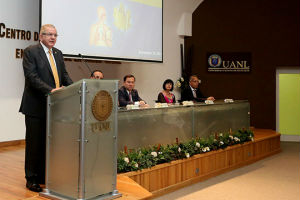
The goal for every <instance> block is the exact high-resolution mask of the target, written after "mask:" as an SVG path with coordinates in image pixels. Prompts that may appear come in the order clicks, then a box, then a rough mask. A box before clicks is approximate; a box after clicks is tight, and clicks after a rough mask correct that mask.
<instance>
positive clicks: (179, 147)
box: [117, 129, 254, 173]
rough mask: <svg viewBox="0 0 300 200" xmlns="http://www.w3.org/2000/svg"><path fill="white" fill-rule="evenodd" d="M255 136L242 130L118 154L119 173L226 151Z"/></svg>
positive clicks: (251, 139)
mask: <svg viewBox="0 0 300 200" xmlns="http://www.w3.org/2000/svg"><path fill="white" fill-rule="evenodd" d="M253 140H254V134H253V132H252V131H251V130H247V129H242V130H238V131H237V132H235V133H231V131H230V132H228V133H215V134H214V135H210V136H209V137H208V138H192V139H191V140H189V141H186V142H182V143H180V142H179V141H178V139H177V138H176V143H174V144H168V145H160V144H158V145H154V146H149V147H143V148H138V149H133V150H130V151H129V152H128V151H127V147H126V148H125V150H124V151H121V152H119V154H118V159H117V162H118V168H117V169H118V173H122V172H129V171H137V170H141V169H145V168H151V167H153V166H155V165H157V164H161V163H167V162H171V161H172V160H178V159H185V158H189V157H192V156H193V155H196V154H201V153H206V152H209V151H212V150H218V149H225V148H226V147H228V146H231V145H235V144H243V143H244V142H247V141H253Z"/></svg>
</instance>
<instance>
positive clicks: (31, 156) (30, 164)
mask: <svg viewBox="0 0 300 200" xmlns="http://www.w3.org/2000/svg"><path fill="white" fill-rule="evenodd" d="M25 125H26V138H25V139H26V148H25V177H26V179H27V181H34V182H37V183H39V184H44V183H45V164H46V117H45V118H40V117H32V116H29V115H25Z"/></svg>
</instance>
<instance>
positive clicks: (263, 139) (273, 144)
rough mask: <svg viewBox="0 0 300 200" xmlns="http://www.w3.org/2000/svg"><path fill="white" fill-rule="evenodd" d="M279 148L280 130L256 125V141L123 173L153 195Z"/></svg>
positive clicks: (221, 171)
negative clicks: (278, 131)
mask: <svg viewBox="0 0 300 200" xmlns="http://www.w3.org/2000/svg"><path fill="white" fill-rule="evenodd" d="M278 152H280V134H278V133H276V132H275V131H272V130H260V129H257V130H255V140H254V142H247V143H245V144H238V145H235V146H231V147H227V148H226V149H224V150H218V151H211V152H208V153H204V154H199V155H195V156H193V157H191V158H188V159H183V160H177V161H173V162H171V163H165V164H161V165H158V166H154V167H152V168H151V169H145V170H141V171H138V172H129V173H124V174H122V176H128V177H130V178H132V179H133V180H135V181H136V182H137V183H139V184H141V186H143V187H144V188H146V189H147V190H149V191H150V192H152V193H153V194H154V195H161V194H164V193H167V192H170V191H173V190H175V189H177V188H180V187H183V186H186V185H188V184H192V183H195V182H198V181H201V180H205V179H207V178H210V177H213V176H216V175H219V174H220V173H224V172H227V171H230V170H233V169H236V168H238V167H241V166H244V165H247V164H250V163H252V162H255V161H257V160H259V159H261V158H264V157H266V156H269V155H272V154H275V153H278ZM145 177H147V178H145Z"/></svg>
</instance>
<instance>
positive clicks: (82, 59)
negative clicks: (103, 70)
mask: <svg viewBox="0 0 300 200" xmlns="http://www.w3.org/2000/svg"><path fill="white" fill-rule="evenodd" d="M78 55H79V56H80V57H81V62H83V63H84V64H85V66H86V67H87V68H88V69H89V71H90V74H92V70H91V68H90V66H89V65H88V63H87V62H86V61H85V60H84V58H83V56H82V55H81V53H80V54H78Z"/></svg>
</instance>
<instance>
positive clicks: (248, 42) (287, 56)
mask: <svg viewBox="0 0 300 200" xmlns="http://www.w3.org/2000/svg"><path fill="white" fill-rule="evenodd" d="M299 9H300V5H299V1H298V0H286V1H282V0H264V1H261V0H245V1H238V0H228V1H222V0H209V1H204V2H203V3H201V4H200V5H199V7H198V8H197V9H196V10H195V12H194V13H193V22H192V24H193V32H192V34H193V35H192V37H186V38H185V52H186V60H187V70H186V71H187V73H188V74H197V75H199V77H200V79H201V80H202V84H201V90H202V91H203V93H204V94H206V95H212V96H214V97H215V98H217V99H219V98H233V99H248V100H249V101H250V106H251V115H250V116H251V125H252V126H254V127H257V128H268V129H273V130H276V68H277V67H279V66H280V67H281V68H284V67H285V66H286V68H299V65H300V63H299V62H300V60H299V55H300V52H299V50H300V40H299V36H300V31H299V29H300V27H299V17H300V15H299ZM208 52H216V53H230V52H250V53H251V56H252V59H251V61H252V64H251V66H250V67H251V70H250V72H249V73H237V72H230V73H229V72H227V73H226V72H208V70H207V53H208ZM291 66H292V67H291Z"/></svg>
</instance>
